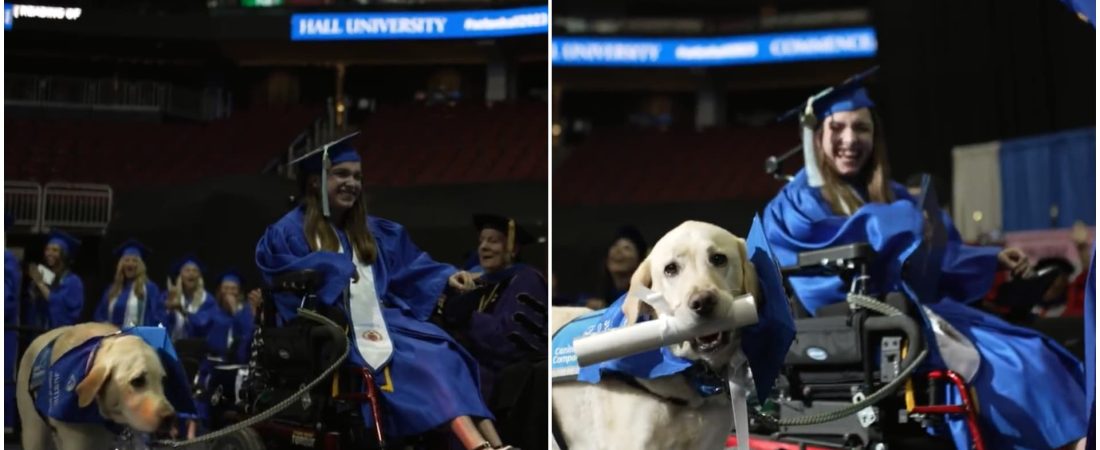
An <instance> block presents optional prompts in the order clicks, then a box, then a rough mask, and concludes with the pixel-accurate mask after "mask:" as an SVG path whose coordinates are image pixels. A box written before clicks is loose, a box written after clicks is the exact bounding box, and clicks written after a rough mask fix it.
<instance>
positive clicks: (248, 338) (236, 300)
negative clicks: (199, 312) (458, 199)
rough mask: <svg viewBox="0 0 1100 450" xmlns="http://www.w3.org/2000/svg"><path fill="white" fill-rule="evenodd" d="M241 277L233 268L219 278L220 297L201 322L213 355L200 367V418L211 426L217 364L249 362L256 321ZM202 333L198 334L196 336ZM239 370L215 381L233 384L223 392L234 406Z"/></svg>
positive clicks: (208, 348)
mask: <svg viewBox="0 0 1100 450" xmlns="http://www.w3.org/2000/svg"><path fill="white" fill-rule="evenodd" d="M241 284H242V283H241V276H240V274H238V273H237V272H236V271H233V270H230V271H227V272H225V273H223V274H222V275H221V276H219V277H218V282H217V285H216V286H217V288H216V289H217V294H216V299H215V300H212V301H211V302H210V303H211V304H213V305H214V306H213V308H211V309H208V310H206V311H205V313H204V315H203V316H202V319H203V320H204V321H205V323H203V324H201V325H202V326H203V327H204V329H205V331H204V332H203V333H202V336H203V337H205V339H206V350H207V354H208V355H209V356H208V357H207V358H206V359H204V360H203V362H202V364H200V366H199V382H198V385H199V386H202V390H203V391H204V392H205V394H204V395H200V396H198V397H199V398H198V400H199V401H198V402H197V403H196V406H198V410H199V417H200V419H201V420H202V421H204V422H206V426H207V427H208V428H209V427H210V425H211V424H210V422H209V420H210V412H211V395H212V394H213V391H214V390H215V389H216V387H217V386H216V385H214V384H211V382H212V381H214V380H212V376H214V366H215V365H233V364H247V363H248V356H249V351H250V350H251V344H252V332H253V330H254V322H253V315H252V308H251V307H249V306H248V305H246V303H245V300H244V298H243V296H242V294H241ZM196 336H198V335H196ZM236 372H237V371H236V370H233V371H231V372H230V373H229V376H228V378H221V379H219V380H216V381H215V383H224V384H223V385H225V386H230V388H229V389H226V390H225V391H224V392H223V394H222V395H224V396H226V398H227V399H225V400H221V401H222V402H225V404H226V405H230V406H231V405H232V404H233V401H234V400H232V398H233V397H234V391H233V389H235V388H234V387H232V386H235V384H229V383H234V382H235V378H233V377H234V376H235V374H236Z"/></svg>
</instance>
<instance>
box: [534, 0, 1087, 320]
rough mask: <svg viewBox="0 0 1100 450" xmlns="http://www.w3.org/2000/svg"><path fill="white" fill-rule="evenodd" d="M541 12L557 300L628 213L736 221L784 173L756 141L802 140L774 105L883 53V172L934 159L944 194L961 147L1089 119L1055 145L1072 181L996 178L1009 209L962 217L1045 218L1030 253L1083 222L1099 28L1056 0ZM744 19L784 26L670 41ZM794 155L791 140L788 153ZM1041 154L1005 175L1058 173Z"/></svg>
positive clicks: (982, 234)
mask: <svg viewBox="0 0 1100 450" xmlns="http://www.w3.org/2000/svg"><path fill="white" fill-rule="evenodd" d="M553 31H554V52H553V58H554V60H553V67H554V77H553V96H552V98H553V108H552V110H553V125H552V130H553V131H552V133H553V150H552V159H553V190H554V195H553V202H554V203H553V208H554V242H553V245H554V275H555V282H556V290H555V295H556V296H557V297H558V303H559V304H563V303H577V302H580V303H583V302H584V301H585V298H588V297H600V293H601V292H602V291H603V290H604V289H605V286H603V285H602V283H604V282H605V278H604V275H603V274H604V272H605V270H604V264H605V258H606V257H607V254H608V253H607V252H608V245H609V244H611V242H612V241H613V240H614V237H615V236H616V234H615V232H616V229H617V228H618V227H620V226H623V225H634V226H636V227H637V228H638V229H639V230H640V231H641V233H642V235H643V236H644V238H645V240H646V241H648V245H650V246H652V244H653V243H654V241H656V240H657V239H658V238H659V237H660V236H661V235H662V234H663V233H664V232H666V231H668V230H669V229H671V228H672V227H674V226H675V225H677V224H679V223H680V222H681V221H683V220H685V219H689V218H690V219H696V220H704V221H710V222H713V223H715V224H718V225H721V226H723V227H726V228H728V229H729V230H731V231H733V232H734V233H735V234H738V235H740V236H745V235H746V234H747V233H748V230H749V226H750V224H751V221H752V217H753V215H754V214H755V213H757V212H759V211H761V210H762V208H763V207H764V205H765V204H766V203H767V202H768V201H769V200H770V199H771V198H772V197H774V196H775V195H776V193H777V192H778V191H779V189H780V188H781V187H782V186H783V182H781V181H779V180H776V179H773V178H772V177H770V176H768V175H767V174H766V173H765V171H764V162H765V159H766V158H767V157H768V156H772V155H781V154H783V153H785V152H787V151H788V150H790V149H792V148H793V147H795V146H796V145H798V143H799V131H798V126H797V120H796V119H791V120H787V121H785V122H782V123H777V121H776V119H777V117H778V116H779V115H780V114H782V113H784V112H786V111H788V110H789V109H791V108H794V107H795V106H796V105H798V104H799V103H801V102H804V101H805V100H806V99H807V98H808V97H809V96H811V95H813V94H815V93H817V92H819V91H821V90H822V89H824V88H826V87H829V86H832V85H835V84H837V83H840V82H841V81H843V80H845V79H846V78H848V77H850V76H852V75H855V74H857V73H860V72H863V71H864V70H867V69H869V68H871V67H872V66H876V65H878V66H879V67H880V70H879V71H878V73H877V74H876V75H875V76H874V77H872V79H871V80H870V82H869V83H868V88H869V90H870V92H871V96H872V97H873V98H874V99H875V101H876V102H877V104H878V105H879V108H880V109H879V111H880V114H881V115H882V117H883V120H884V121H885V126H884V127H885V130H886V142H887V144H888V147H889V152H888V154H889V158H890V162H891V164H892V170H893V173H892V178H893V179H894V180H897V181H898V182H901V183H905V182H906V180H907V179H908V178H909V177H910V176H911V175H913V174H918V173H929V174H931V175H932V176H933V177H934V180H935V186H936V187H937V192H938V193H939V194H940V200H941V203H943V204H944V206H945V208H950V206H951V205H954V204H957V203H959V202H960V201H961V200H960V198H959V195H960V193H959V192H957V190H958V189H957V187H958V186H959V182H960V178H959V177H958V175H957V174H958V173H959V172H958V170H959V169H958V168H957V167H955V165H954V164H953V156H952V155H953V151H955V150H956V149H957V148H960V147H962V146H966V145H970V144H979V143H990V142H1000V141H1011V140H1013V139H1018V138H1030V137H1041V136H1059V133H1069V134H1070V135H1073V133H1078V134H1077V135H1078V136H1080V135H1081V134H1080V133H1084V138H1082V139H1080V140H1078V141H1073V142H1074V144H1072V145H1070V147H1071V148H1070V149H1069V150H1062V149H1059V150H1058V152H1060V153H1057V154H1063V155H1074V156H1066V157H1067V158H1071V159H1073V160H1074V161H1080V166H1078V167H1080V171H1079V172H1071V173H1070V174H1069V175H1068V176H1066V177H1065V178H1071V179H1073V180H1075V181H1073V182H1072V183H1070V184H1072V186H1067V187H1066V188H1065V189H1064V190H1063V191H1059V190H1057V189H1051V190H1048V191H1045V192H1044V193H1042V194H1037V195H1035V196H1029V195H1025V194H1024V193H1022V192H1019V189H1017V191H1012V187H1011V186H1006V187H1004V188H1003V189H1002V190H1003V191H1004V193H1005V194H1004V195H1005V196H1004V197H1003V206H1001V205H998V206H997V207H998V208H1002V207H1003V208H1004V213H1003V214H1004V216H1005V218H1004V220H1003V223H997V224H994V223H992V222H993V221H990V220H986V221H985V222H982V223H981V224H977V225H980V226H976V227H973V226H972V227H969V228H968V227H967V224H966V223H961V222H965V221H960V220H959V219H956V221H957V222H960V223H959V227H960V228H961V229H963V231H964V240H967V241H970V242H977V241H979V240H984V241H986V242H997V243H1004V242H1005V236H1006V234H1007V235H1008V238H1009V239H1010V240H1011V238H1012V237H1013V235H1012V233H1013V232H1022V231H1023V230H1048V231H1051V233H1054V235H1055V236H1056V239H1055V240H1054V241H1055V242H1054V243H1049V244H1050V245H1049V246H1048V248H1046V249H1045V250H1043V249H1040V250H1037V253H1035V254H1032V255H1031V256H1032V257H1033V258H1038V257H1041V256H1044V254H1043V252H1047V253H1050V252H1054V253H1058V251H1059V250H1060V249H1062V248H1063V247H1064V246H1065V242H1060V241H1065V240H1067V239H1068V237H1066V236H1068V229H1069V228H1070V226H1072V225H1073V224H1074V223H1075V222H1077V221H1081V222H1083V224H1084V225H1086V226H1087V227H1090V228H1091V227H1092V225H1093V224H1094V221H1095V211H1094V206H1093V200H1094V196H1093V195H1094V181H1095V173H1094V170H1093V164H1092V163H1093V162H1094V161H1095V146H1094V143H1093V141H1092V136H1094V131H1093V129H1094V127H1095V121H1096V117H1095V109H1094V100H1093V99H1094V94H1095V87H1094V81H1095V68H1094V63H1095V58H1094V56H1093V55H1094V54H1095V43H1094V37H1095V31H1094V28H1093V27H1092V26H1091V25H1090V24H1089V23H1088V22H1086V21H1083V20H1081V19H1079V18H1078V17H1077V16H1076V15H1075V14H1074V11H1073V10H1071V9H1070V8H1068V7H1067V6H1066V5H1065V4H1063V3H1062V2H1059V1H1052V0H1025V1H1013V2H999V1H992V0H990V1H966V2H949V1H922V0H912V1H910V0H901V1H896V0H884V1H874V0H871V1H868V0H854V1H853V0H839V1H830V2H809V1H800V0H751V1H737V2H710V1H703V0H688V1H663V0H621V1H612V2H587V1H582V0H559V1H556V2H555V3H554V21H553ZM754 36H761V39H772V38H775V39H776V40H773V41H770V42H772V43H773V47H772V48H770V49H769V48H768V47H767V44H764V45H763V46H762V48H761V49H760V52H761V54H759V55H755V56H754V57H743V56H744V55H741V56H742V57H740V58H739V57H735V56H731V57H729V58H726V59H722V58H723V57H724V56H725V55H721V54H710V55H702V56H700V55H698V54H697V55H691V54H687V53H685V54H683V55H680V54H677V55H672V53H673V51H672V48H673V45H676V44H677V43H678V42H679V41H678V40H682V39H689V38H716V39H719V40H721V39H726V38H728V39H738V38H747V37H754ZM777 36H778V37H777ZM788 36H793V37H794V38H793V39H787V40H786V41H785V42H782V43H777V42H778V41H781V40H783V39H785V37H788ZM761 42H768V41H761ZM792 42H793V43H792ZM660 43H663V44H661V45H664V46H663V47H660V55H659V57H658V56H657V49H658V44H660ZM620 44H621V45H620ZM650 44H652V45H650ZM647 45H649V47H647ZM648 50H652V51H653V53H652V54H648V53H646V52H647V51H648ZM766 50H771V52H770V53H768V52H766ZM765 53H767V54H765ZM704 58H710V60H709V61H708V60H704ZM700 61H701V62H700ZM1051 139H1056V138H1053V137H1052V138H1051ZM1060 142H1064V141H1060ZM1006 145H1007V144H1006ZM1040 145H1044V144H1040ZM1052 152H1053V151H1052ZM1075 152H1076V153H1075ZM1051 154H1055V153H1051ZM1078 155H1079V156H1080V159H1079V156H1078ZM1073 165H1074V166H1076V165H1077V163H1073ZM801 167H802V161H801V156H797V157H795V158H791V159H790V160H788V161H787V162H786V163H785V164H784V165H783V172H784V173H787V174H794V173H795V172H796V171H798V170H799V169H800V168H801ZM1035 170H1036V171H1037V172H1035V173H1028V174H1026V176H1027V177H1028V181H1026V182H1025V181H1023V179H1020V178H1018V179H1016V180H1014V181H1012V182H1011V183H1010V182H1008V181H1005V183H1006V184H1012V185H1023V184H1025V183H1035V184H1039V185H1042V184H1044V183H1050V182H1052V181H1051V180H1057V179H1063V173H1065V172H1061V171H1062V170H1063V169H1060V168H1058V167H1053V166H1048V165H1041V166H1037V167H1036V169H1035ZM1036 177H1041V178H1036ZM1017 187H1018V186H1017ZM1010 192H1015V193H1016V194H1018V196H1013V195H1010ZM1057 192H1070V193H1068V194H1058V193H1057ZM1062 195H1065V198H1063V197H1060V196H1062ZM987 207H988V205H986V206H982V207H981V208H987ZM981 208H974V209H981ZM974 209H968V210H966V211H964V212H965V215H966V216H970V215H971V214H972V212H974ZM951 212H952V213H953V214H955V215H956V216H957V215H959V209H954V210H951ZM987 212H988V211H987ZM1013 217H1016V218H1017V219H1012V218H1013ZM1010 219H1011V220H1010ZM997 220H998V221H1000V220H1001V218H1000V217H998V218H997ZM975 228H976V229H975ZM967 230H970V231H967ZM1057 230H1061V231H1057ZM1059 233H1062V234H1059ZM1059 236H1060V237H1059ZM1037 245H1039V246H1040V247H1041V246H1043V245H1047V244H1037ZM1051 248H1053V249H1054V250H1051ZM1073 259H1074V261H1073V264H1074V265H1075V266H1079V263H1078V262H1077V261H1076V260H1075V259H1076V258H1075V257H1074V258H1073ZM1085 264H1086V265H1087V261H1085ZM1078 270H1080V268H1079V267H1078Z"/></svg>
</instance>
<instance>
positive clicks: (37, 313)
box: [27, 230, 84, 330]
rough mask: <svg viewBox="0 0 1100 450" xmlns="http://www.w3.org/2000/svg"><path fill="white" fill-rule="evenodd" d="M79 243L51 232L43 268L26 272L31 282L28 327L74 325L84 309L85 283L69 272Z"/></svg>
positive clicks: (48, 327) (44, 328)
mask: <svg viewBox="0 0 1100 450" xmlns="http://www.w3.org/2000/svg"><path fill="white" fill-rule="evenodd" d="M79 249H80V241H79V240H77V239H76V238H74V237H72V236H70V235H69V234H68V233H65V232H63V231H60V230H54V231H52V232H50V234H49V237H48V238H47V240H46V249H45V251H44V255H43V262H44V264H34V265H32V266H31V267H29V268H28V269H27V277H28V278H29V279H30V286H28V287H27V288H28V291H29V301H28V305H27V306H28V308H27V309H28V311H27V318H28V322H27V325H29V326H31V327H35V328H40V329H42V330H50V329H53V328H57V327H63V326H66V325H73V324H75V323H77V321H79V320H80V312H81V311H82V310H83V309H84V282H83V281H81V279H80V277H79V276H77V275H76V274H75V273H73V272H72V270H70V266H71V264H72V262H73V258H75V257H76V252H77V251H78V250H79Z"/></svg>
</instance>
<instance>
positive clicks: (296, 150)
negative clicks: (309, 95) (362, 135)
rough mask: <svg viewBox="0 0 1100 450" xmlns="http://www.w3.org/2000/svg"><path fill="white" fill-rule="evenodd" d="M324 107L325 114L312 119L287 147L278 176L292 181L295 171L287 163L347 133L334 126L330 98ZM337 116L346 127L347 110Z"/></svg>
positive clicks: (281, 159)
mask: <svg viewBox="0 0 1100 450" xmlns="http://www.w3.org/2000/svg"><path fill="white" fill-rule="evenodd" d="M325 106H326V107H325V112H324V113H322V114H321V115H320V116H319V117H317V118H316V119H314V120H313V122H311V123H310V125H309V126H308V127H307V128H306V129H305V130H302V132H301V133H298V136H296V137H295V138H294V140H292V141H291V142H290V145H288V146H287V149H286V156H285V157H282V158H280V161H279V163H278V164H277V166H278V170H279V173H280V174H282V175H285V176H286V177H288V178H292V179H293V178H294V174H295V171H294V168H293V167H289V164H288V163H289V162H290V161H293V160H294V159H296V158H298V157H300V156H302V155H305V154H306V153H308V152H310V151H311V150H314V149H316V148H318V147H320V146H322V145H324V144H325V143H327V142H331V141H333V140H334V139H336V138H338V137H340V136H342V135H343V134H345V133H347V130H341V129H339V128H338V127H337V126H336V122H337V120H336V113H334V110H335V108H334V107H333V98H332V97H329V98H328V100H327V102H326V105H325ZM339 114H341V115H342V117H341V119H342V120H341V122H342V123H344V124H345V126H346V124H347V110H346V109H345V110H343V112H341V113H339Z"/></svg>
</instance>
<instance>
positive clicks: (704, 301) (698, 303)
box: [688, 292, 718, 317]
mask: <svg viewBox="0 0 1100 450" xmlns="http://www.w3.org/2000/svg"><path fill="white" fill-rule="evenodd" d="M717 303H718V300H717V299H715V298H714V295H713V294H711V293H709V292H703V293H699V294H695V295H693V296H692V297H691V299H689V300H688V307H689V308H691V310H692V311H695V313H696V314H698V315H700V316H703V317H706V316H709V315H711V313H713V312H714V305H715V304H717Z"/></svg>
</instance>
